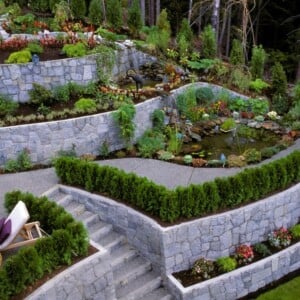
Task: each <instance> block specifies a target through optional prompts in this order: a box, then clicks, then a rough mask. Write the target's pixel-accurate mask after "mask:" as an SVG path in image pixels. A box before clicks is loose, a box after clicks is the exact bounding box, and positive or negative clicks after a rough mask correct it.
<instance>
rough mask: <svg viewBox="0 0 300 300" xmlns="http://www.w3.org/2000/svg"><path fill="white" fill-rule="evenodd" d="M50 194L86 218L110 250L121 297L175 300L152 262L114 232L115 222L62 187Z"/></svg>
mask: <svg viewBox="0 0 300 300" xmlns="http://www.w3.org/2000/svg"><path fill="white" fill-rule="evenodd" d="M47 197H48V198H50V199H52V200H54V201H56V202H57V203H58V204H59V205H62V206H63V207H64V208H65V209H66V211H68V212H69V213H71V214H72V215H73V217H74V218H75V219H76V220H78V221H82V223H83V224H84V225H85V227H86V228H87V230H88V232H89V236H90V239H91V240H93V241H94V242H95V243H97V244H99V245H101V246H102V247H103V248H105V249H106V250H107V251H108V252H109V253H110V258H109V262H110V266H111V268H112V272H113V280H114V286H115V291H116V296H117V299H119V300H173V299H174V298H173V297H172V296H171V295H170V294H169V293H168V292H167V290H166V289H165V288H164V287H163V286H162V279H161V277H160V276H159V275H158V274H157V273H156V272H154V271H153V270H152V265H151V263H150V262H149V261H148V260H146V259H145V258H143V257H142V256H140V254H139V252H138V251H137V250H136V249H135V248H134V247H132V246H131V245H129V244H128V242H127V238H126V237H125V236H124V235H122V234H120V233H118V232H116V231H114V229H113V226H112V225H111V224H108V223H105V222H103V221H101V220H100V217H99V215H97V214H96V213H94V212H91V211H88V210H86V208H85V206H84V204H80V203H78V202H77V201H76V200H74V199H73V198H72V196H71V195H69V194H66V193H64V192H62V191H60V190H59V188H57V189H55V190H53V191H51V193H50V194H49V195H47Z"/></svg>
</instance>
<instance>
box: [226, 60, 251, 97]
mask: <svg viewBox="0 0 300 300" xmlns="http://www.w3.org/2000/svg"><path fill="white" fill-rule="evenodd" d="M250 81H251V76H250V74H249V73H247V72H245V71H244V70H243V69H242V68H241V67H239V66H238V67H237V66H236V67H235V68H234V69H233V70H232V71H231V73H230V83H231V84H232V85H233V86H235V87H237V88H238V89H239V90H240V91H242V92H246V91H247V90H248V89H249V85H250Z"/></svg>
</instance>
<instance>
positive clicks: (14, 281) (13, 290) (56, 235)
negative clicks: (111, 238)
mask: <svg viewBox="0 0 300 300" xmlns="http://www.w3.org/2000/svg"><path fill="white" fill-rule="evenodd" d="M19 200H22V201H23V202H24V203H25V204H26V207H27V209H28V211H29V213H30V217H31V221H36V220H39V221H40V223H41V228H43V229H44V230H45V231H46V232H47V233H48V234H49V236H47V237H43V238H41V239H39V240H37V242H36V243H35V244H34V246H32V247H24V248H21V249H20V250H19V251H18V252H17V254H15V255H12V256H10V257H9V258H8V259H7V260H6V261H5V262H4V264H3V266H2V268H1V269H0V281H1V289H0V299H4V300H5V299H10V297H11V296H13V295H15V294H18V293H20V292H21V291H22V290H23V289H25V288H26V287H27V286H28V285H30V284H32V283H33V282H35V281H36V280H37V279H39V278H41V277H42V276H43V275H45V274H46V273H49V272H51V271H53V270H54V269H56V268H57V267H58V266H60V265H63V264H67V265H69V264H71V261H72V258H73V257H74V255H86V254H87V249H88V235H87V231H86V229H85V228H84V226H83V224H82V223H80V222H77V221H75V220H74V218H73V217H72V216H71V215H70V214H69V213H68V212H66V211H65V210H64V209H63V208H62V207H60V206H58V205H57V204H56V203H55V202H52V201H49V200H48V199H47V198H46V197H40V198H38V197H35V196H33V195H32V194H30V193H22V192H20V191H12V192H10V193H7V194H6V195H5V207H6V209H7V210H8V211H10V210H12V209H13V207H14V206H15V205H16V204H17V202H18V201H19Z"/></svg>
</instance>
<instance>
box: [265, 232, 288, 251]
mask: <svg viewBox="0 0 300 300" xmlns="http://www.w3.org/2000/svg"><path fill="white" fill-rule="evenodd" d="M268 241H269V243H270V245H271V246H273V247H275V248H279V249H280V248H285V247H287V246H289V245H290V244H291V241H292V235H291V234H290V232H289V231H288V229H286V228H284V227H281V228H279V229H278V230H274V231H273V232H272V233H270V234H269V236H268Z"/></svg>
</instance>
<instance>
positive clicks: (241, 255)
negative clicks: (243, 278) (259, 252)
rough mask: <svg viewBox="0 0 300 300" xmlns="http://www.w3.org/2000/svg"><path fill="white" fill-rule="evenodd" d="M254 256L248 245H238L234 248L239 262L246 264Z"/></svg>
mask: <svg viewBox="0 0 300 300" xmlns="http://www.w3.org/2000/svg"><path fill="white" fill-rule="evenodd" d="M253 258H254V252H253V249H252V247H251V246H250V245H246V244H243V245H240V246H238V247H237V248H236V259H237V261H238V263H239V264H247V263H249V262H251V261H252V260H253Z"/></svg>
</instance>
